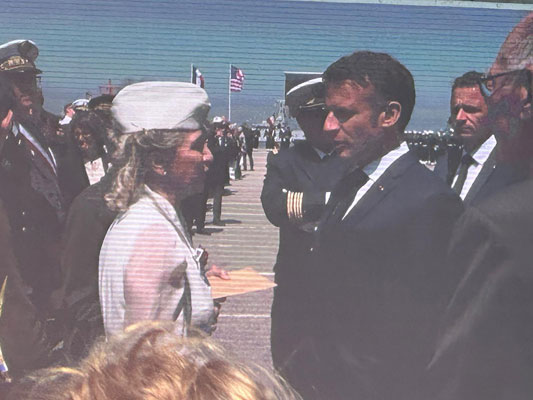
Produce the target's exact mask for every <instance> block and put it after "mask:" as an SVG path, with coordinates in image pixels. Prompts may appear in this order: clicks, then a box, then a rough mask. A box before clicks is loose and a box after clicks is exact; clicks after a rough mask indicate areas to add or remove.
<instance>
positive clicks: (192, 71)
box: [191, 63, 194, 83]
mask: <svg viewBox="0 0 533 400" xmlns="http://www.w3.org/2000/svg"><path fill="white" fill-rule="evenodd" d="M193 74H194V67H193V63H191V83H194V80H193V78H194V77H193Z"/></svg>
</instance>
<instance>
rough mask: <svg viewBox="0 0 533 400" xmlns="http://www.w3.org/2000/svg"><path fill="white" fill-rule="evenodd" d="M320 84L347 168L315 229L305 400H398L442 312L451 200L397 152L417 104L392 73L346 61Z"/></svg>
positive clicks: (361, 55) (393, 68) (391, 62)
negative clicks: (312, 326)
mask: <svg viewBox="0 0 533 400" xmlns="http://www.w3.org/2000/svg"><path fill="white" fill-rule="evenodd" d="M323 80H324V83H325V87H326V95H325V103H326V110H327V116H326V120H325V123H324V131H325V132H326V134H328V135H332V136H333V137H334V142H335V148H336V151H337V152H338V154H339V155H340V157H342V158H344V159H345V160H346V161H347V162H348V163H349V164H350V165H351V168H352V170H351V172H350V173H349V174H348V175H347V176H346V177H345V178H343V180H342V181H341V182H340V183H339V184H338V185H337V187H336V188H335V190H333V192H332V194H331V198H330V199H329V201H328V204H327V207H326V211H325V213H324V215H323V217H322V219H321V222H320V224H319V227H318V245H319V249H318V257H317V260H318V261H319V262H318V263H317V264H316V266H315V268H313V269H311V270H310V272H311V273H312V274H313V279H314V281H315V282H317V284H316V285H315V288H316V290H315V295H316V302H313V303H312V306H313V312H314V313H315V314H316V318H317V324H316V331H315V332H314V335H313V336H314V337H313V340H312V342H311V343H310V346H309V347H308V350H309V353H310V354H312V353H313V352H314V353H315V355H316V362H314V363H310V362H306V363H305V364H304V363H302V365H301V366H300V367H301V368H302V369H303V370H304V371H305V370H308V371H309V374H310V375H311V376H314V377H315V379H316V380H314V381H312V382H310V383H311V388H310V389H312V390H313V391H314V393H313V394H312V395H308V396H307V397H308V398H324V399H348V398H353V399H358V398H361V399H408V398H410V394H411V392H412V390H413V389H414V388H415V387H416V386H417V385H418V383H419V378H420V376H421V375H422V372H423V370H424V366H425V365H426V363H427V360H428V359H429V357H430V355H431V349H432V344H433V338H434V335H435V325H436V318H437V316H438V315H439V313H440V312H441V310H442V309H443V306H444V304H445V299H446V293H447V288H446V287H445V285H444V284H443V278H444V277H445V276H446V272H445V271H444V269H443V263H442V259H443V258H444V255H445V250H446V248H447V245H448V241H449V237H450V233H451V230H452V226H453V223H454V221H455V220H456V218H457V217H458V215H459V214H460V213H461V212H462V204H461V200H460V198H459V197H458V196H457V195H456V194H455V193H454V192H453V191H452V190H451V189H450V188H449V187H448V186H447V185H446V184H445V182H443V181H442V180H441V179H439V178H438V177H437V176H435V174H433V173H432V172H431V171H429V170H428V169H427V168H426V167H424V166H423V165H422V164H420V162H419V161H418V158H417V157H416V155H415V154H413V153H412V152H410V151H409V150H408V148H407V145H406V144H405V143H402V140H403V132H404V129H405V126H406V125H407V123H408V122H409V119H410V116H411V112H412V110H413V107H414V103H415V89H414V82H413V78H412V76H411V74H410V72H409V71H408V70H407V69H406V68H405V67H404V66H403V65H402V64H400V63H399V62H398V61H397V60H395V59H394V58H392V57H390V56H389V55H387V54H383V53H373V52H368V51H362V52H356V53H353V54H351V55H349V56H346V57H342V58H341V59H339V60H338V61H336V62H335V63H333V64H332V65H330V66H329V67H328V69H327V70H326V71H325V72H324V74H323ZM308 360H309V357H308V359H307V361H308ZM309 391H310V392H311V390H309Z"/></svg>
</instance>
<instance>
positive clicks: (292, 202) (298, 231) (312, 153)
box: [261, 142, 344, 389]
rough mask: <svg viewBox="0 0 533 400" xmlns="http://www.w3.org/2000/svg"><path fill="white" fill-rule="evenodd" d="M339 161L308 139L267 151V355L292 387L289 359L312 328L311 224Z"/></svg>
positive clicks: (336, 173)
mask: <svg viewBox="0 0 533 400" xmlns="http://www.w3.org/2000/svg"><path fill="white" fill-rule="evenodd" d="M343 171H344V167H343V164H342V161H341V159H340V158H338V157H337V156H336V155H331V156H326V157H325V158H324V159H321V158H320V156H319V154H318V153H317V151H316V150H315V149H314V148H313V147H312V146H311V145H310V144H309V143H308V142H300V143H297V144H295V146H293V147H291V148H289V149H286V150H285V151H283V152H279V153H278V154H272V153H271V154H270V155H269V157H268V161H267V174H266V177H265V181H264V186H263V191H262V193H261V202H262V204H263V209H264V211H265V214H266V216H267V218H268V220H269V221H270V222H271V223H272V224H274V225H276V226H278V227H279V228H280V231H279V251H278V256H277V260H276V265H275V266H274V272H275V280H276V283H277V284H278V286H277V287H276V288H275V291H274V302H273V304H272V337H271V343H272V358H273V361H274V365H275V367H276V368H277V369H278V370H280V371H281V372H282V374H283V375H284V377H285V378H286V379H288V380H289V382H291V384H292V385H294V386H295V387H296V388H297V389H298V383H297V382H296V381H295V380H294V379H293V377H294V372H295V371H292V370H291V359H292V358H293V357H295V356H296V354H297V353H298V348H299V347H300V346H301V345H302V343H303V342H304V341H305V340H306V339H305V337H306V335H307V334H308V332H309V331H310V330H312V329H314V328H313V327H312V326H310V322H311V321H312V319H313V318H314V316H313V315H310V312H311V313H312V312H313V311H312V310H311V311H310V310H309V304H308V302H309V298H310V297H312V296H313V290H314V286H312V285H311V284H310V282H309V281H308V276H309V275H308V274H309V270H310V268H311V265H312V261H313V259H314V257H315V254H314V253H313V251H312V250H311V247H312V243H313V230H314V228H315V225H316V221H317V220H318V219H319V217H320V214H321V212H322V210H323V208H324V206H325V202H326V192H329V191H331V190H332V188H333V187H334V186H335V184H336V182H337V181H338V180H339V179H340V178H341V177H342V174H343Z"/></svg>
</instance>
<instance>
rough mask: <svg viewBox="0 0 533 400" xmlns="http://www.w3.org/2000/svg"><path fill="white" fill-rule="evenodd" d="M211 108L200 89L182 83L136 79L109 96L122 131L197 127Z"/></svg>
mask: <svg viewBox="0 0 533 400" xmlns="http://www.w3.org/2000/svg"><path fill="white" fill-rule="evenodd" d="M210 108H211V103H209V98H208V97H207V93H206V91H205V90H204V89H202V88H200V87H199V86H196V85H194V84H192V83H186V82H140V83H134V84H133V85H129V86H126V87H125V88H124V89H122V90H121V91H120V92H118V94H117V95H116V96H115V98H114V99H113V105H112V107H111V111H112V113H113V117H114V119H115V121H116V122H117V123H118V124H119V125H120V126H121V128H122V132H123V133H132V132H137V131H141V130H143V129H187V130H188V129H200V128H201V127H202V125H203V123H204V121H205V120H206V118H207V113H208V112H209V109H210Z"/></svg>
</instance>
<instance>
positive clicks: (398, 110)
mask: <svg viewBox="0 0 533 400" xmlns="http://www.w3.org/2000/svg"><path fill="white" fill-rule="evenodd" d="M401 114H402V105H401V104H400V103H398V102H397V101H389V103H388V104H387V106H386V108H385V110H383V111H382V112H381V114H380V115H379V120H378V122H379V125H380V126H381V127H382V128H390V127H392V126H394V125H395V124H396V122H398V120H399V119H400V115H401Z"/></svg>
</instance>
